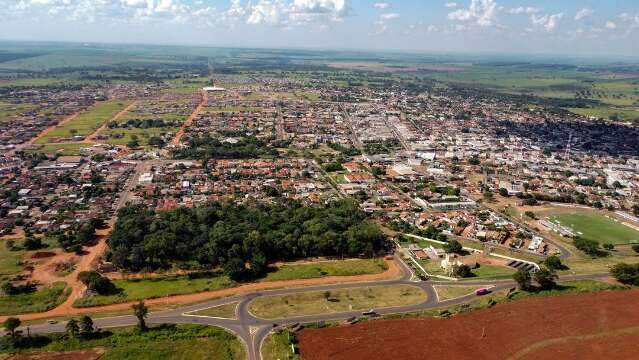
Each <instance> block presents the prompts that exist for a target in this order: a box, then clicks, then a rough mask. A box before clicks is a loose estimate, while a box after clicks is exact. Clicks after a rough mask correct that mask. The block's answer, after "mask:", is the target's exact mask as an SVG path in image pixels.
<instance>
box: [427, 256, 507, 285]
mask: <svg viewBox="0 0 639 360" xmlns="http://www.w3.org/2000/svg"><path fill="white" fill-rule="evenodd" d="M420 263H421V264H422V266H423V267H424V269H426V271H428V273H430V274H432V275H440V276H449V275H448V274H446V272H445V271H444V269H442V268H441V266H440V262H439V261H430V260H420ZM471 268H472V266H471ZM472 273H473V274H475V276H473V277H470V278H466V279H460V280H461V281H463V280H477V279H507V278H510V277H511V276H512V275H513V274H514V273H515V270H513V269H511V268H507V267H504V266H496V265H481V266H480V267H479V268H478V269H472Z"/></svg>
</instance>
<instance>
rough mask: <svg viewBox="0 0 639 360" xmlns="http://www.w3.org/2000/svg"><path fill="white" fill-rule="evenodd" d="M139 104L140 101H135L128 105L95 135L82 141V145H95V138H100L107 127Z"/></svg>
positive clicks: (106, 122)
mask: <svg viewBox="0 0 639 360" xmlns="http://www.w3.org/2000/svg"><path fill="white" fill-rule="evenodd" d="M137 103H138V100H134V101H133V102H132V103H130V104H129V105H127V106H126V107H125V108H124V109H122V110H121V111H120V112H118V113H117V114H115V115H114V116H113V117H112V118H110V119H109V120H107V121H105V122H104V124H102V126H100V127H99V128H98V129H97V130H95V131H94V132H93V134H91V135H89V136H87V137H86V138H84V140H82V143H84V144H93V143H95V138H96V137H97V136H98V134H100V132H102V130H104V129H106V127H107V126H108V125H109V123H110V122H111V121H117V120H118V119H119V118H120V117H122V115H124V114H126V113H127V112H129V110H131V108H132V107H134V106H135V105H136V104H137Z"/></svg>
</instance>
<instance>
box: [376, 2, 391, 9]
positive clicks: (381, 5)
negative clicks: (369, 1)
mask: <svg viewBox="0 0 639 360" xmlns="http://www.w3.org/2000/svg"><path fill="white" fill-rule="evenodd" d="M373 7H374V8H375V9H382V10H383V9H388V8H390V7H391V4H389V3H386V2H378V3H374V4H373Z"/></svg>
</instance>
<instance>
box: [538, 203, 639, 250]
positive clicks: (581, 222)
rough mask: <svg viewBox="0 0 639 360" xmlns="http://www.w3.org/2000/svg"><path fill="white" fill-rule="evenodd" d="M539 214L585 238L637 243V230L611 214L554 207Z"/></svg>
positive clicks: (601, 241) (605, 242)
mask: <svg viewBox="0 0 639 360" xmlns="http://www.w3.org/2000/svg"><path fill="white" fill-rule="evenodd" d="M541 216H543V217H544V218H545V217H548V219H549V220H550V221H553V222H556V223H559V224H561V225H563V226H566V227H568V228H570V229H573V230H574V232H575V233H576V234H577V235H579V236H581V237H583V238H586V239H590V240H595V241H598V242H600V243H602V244H613V245H624V244H629V243H635V242H636V243H639V231H636V230H634V229H632V228H631V227H629V226H627V225H624V224H623V223H621V222H620V221H619V220H617V219H616V218H615V217H614V216H613V215H612V214H607V213H605V212H597V211H590V210H585V209H583V210H582V209H556V210H550V211H545V212H543V213H541Z"/></svg>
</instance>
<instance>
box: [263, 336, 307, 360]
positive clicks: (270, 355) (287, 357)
mask: <svg viewBox="0 0 639 360" xmlns="http://www.w3.org/2000/svg"><path fill="white" fill-rule="evenodd" d="M294 338H295V335H294V334H292V333H290V332H289V331H288V330H279V331H275V332H272V333H270V334H269V335H268V336H267V337H266V338H265V339H264V342H263V343H262V348H261V349H260V352H261V354H262V360H298V359H299V358H300V357H299V355H297V354H295V353H294V352H293V351H292V350H291V343H292V341H293V339H294Z"/></svg>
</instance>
